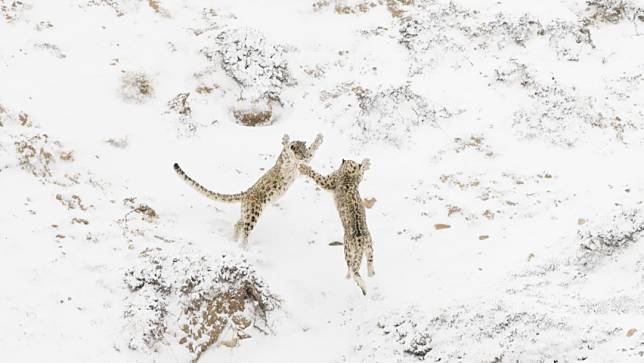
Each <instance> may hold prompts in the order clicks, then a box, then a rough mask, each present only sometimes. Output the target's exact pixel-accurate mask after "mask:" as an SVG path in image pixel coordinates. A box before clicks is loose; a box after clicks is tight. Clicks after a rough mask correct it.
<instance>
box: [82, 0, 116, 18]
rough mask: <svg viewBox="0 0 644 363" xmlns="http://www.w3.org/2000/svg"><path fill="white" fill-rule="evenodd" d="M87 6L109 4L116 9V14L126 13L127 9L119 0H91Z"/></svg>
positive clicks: (108, 5)
mask: <svg viewBox="0 0 644 363" xmlns="http://www.w3.org/2000/svg"><path fill="white" fill-rule="evenodd" d="M87 6H107V7H109V8H111V9H112V10H114V12H115V13H116V16H123V15H125V10H124V9H123V8H122V6H121V4H119V2H118V1H117V0H90V1H89V2H88V3H87Z"/></svg>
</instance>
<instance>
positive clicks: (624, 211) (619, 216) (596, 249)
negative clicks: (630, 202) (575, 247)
mask: <svg viewBox="0 0 644 363" xmlns="http://www.w3.org/2000/svg"><path fill="white" fill-rule="evenodd" d="M643 231H644V213H642V211H641V210H640V209H631V208H617V209H616V210H614V211H613V212H612V213H611V214H608V215H603V216H599V217H597V218H596V219H593V220H591V221H589V222H588V223H586V224H584V225H582V226H581V227H580V228H579V230H578V231H577V235H578V237H579V240H580V241H581V242H580V255H579V256H578V261H577V262H578V263H580V264H582V265H583V266H587V267H592V266H594V265H595V264H596V263H597V262H598V261H599V260H601V259H602V258H603V257H606V256H612V255H613V254H615V253H618V252H620V251H622V250H624V249H626V248H628V246H630V245H631V244H633V243H636V242H637V241H638V240H639V238H640V237H641V233H642V232H643Z"/></svg>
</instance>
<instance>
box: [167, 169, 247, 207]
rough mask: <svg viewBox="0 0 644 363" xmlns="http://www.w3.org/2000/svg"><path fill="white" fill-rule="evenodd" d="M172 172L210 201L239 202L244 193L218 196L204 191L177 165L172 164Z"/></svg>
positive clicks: (209, 191)
mask: <svg viewBox="0 0 644 363" xmlns="http://www.w3.org/2000/svg"><path fill="white" fill-rule="evenodd" d="M174 171H175V172H177V175H179V176H180V177H181V179H183V180H184V181H185V182H186V183H187V184H188V185H190V186H191V187H193V188H194V189H195V190H197V191H198V192H199V193H201V194H203V195H205V196H206V197H208V198H210V199H212V200H218V201H220V202H229V203H231V202H239V201H240V200H241V199H242V197H243V196H244V194H246V193H245V192H241V193H237V194H219V193H215V192H213V191H211V190H208V189H206V187H204V186H203V185H201V184H199V183H197V182H196V181H195V180H194V179H192V178H191V177H189V176H188V175H187V174H186V173H185V172H184V171H183V170H182V169H181V167H180V166H179V164H177V163H174Z"/></svg>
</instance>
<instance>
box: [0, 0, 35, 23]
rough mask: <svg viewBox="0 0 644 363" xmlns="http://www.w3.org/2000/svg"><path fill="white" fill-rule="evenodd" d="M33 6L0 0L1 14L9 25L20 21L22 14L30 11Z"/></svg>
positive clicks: (12, 0) (15, 0)
mask: <svg viewBox="0 0 644 363" xmlns="http://www.w3.org/2000/svg"><path fill="white" fill-rule="evenodd" d="M30 7H31V5H29V4H27V3H26V2H25V1H20V0H0V14H1V15H2V18H3V20H4V21H6V22H7V23H11V22H14V21H16V20H18V19H20V16H21V15H22V13H23V12H24V11H25V10H27V9H29V8H30Z"/></svg>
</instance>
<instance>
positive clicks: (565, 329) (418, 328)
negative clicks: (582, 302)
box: [360, 301, 620, 363]
mask: <svg viewBox="0 0 644 363" xmlns="http://www.w3.org/2000/svg"><path fill="white" fill-rule="evenodd" d="M365 329H367V332H366V334H364V333H363V334H364V336H363V338H362V340H361V342H360V343H361V344H360V351H361V352H362V354H366V355H368V356H369V357H372V356H378V357H379V358H381V361H395V362H401V363H402V362H415V361H418V360H425V361H429V362H439V361H440V362H506V361H507V362H516V361H520V362H523V361H529V362H546V361H548V362H552V361H560V362H561V361H576V360H585V359H587V358H588V356H589V355H590V354H591V353H593V351H594V350H595V349H596V348H597V346H599V345H601V344H603V343H606V342H607V341H608V339H609V338H611V337H613V336H614V335H615V334H616V333H618V332H620V330H619V329H615V328H614V325H612V324H604V323H599V322H596V323H593V324H590V325H585V324H584V323H583V322H580V321H578V320H573V319H571V316H570V315H568V314H566V313H565V312H563V311H561V312H559V313H557V314H555V313H553V312H552V311H550V312H549V310H548V309H547V308H546V309H542V310H541V311H536V309H530V308H528V307H524V308H516V307H510V306H508V305H507V304H505V303H501V302H488V301H478V302H475V303H472V304H467V305H454V306H451V307H449V308H446V309H443V310H441V311H439V312H437V313H431V314H428V313H425V312H424V311H421V310H420V309H418V308H415V307H412V308H409V309H406V310H402V311H396V312H392V313H390V314H385V315H383V316H381V317H380V318H379V319H378V321H377V323H376V326H375V327H374V326H373V323H371V327H365ZM562 335H565V336H566V339H565V340H562V339H561V337H562ZM365 361H368V360H365Z"/></svg>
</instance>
